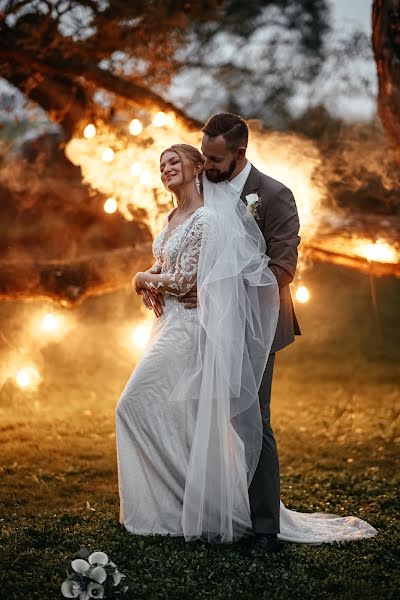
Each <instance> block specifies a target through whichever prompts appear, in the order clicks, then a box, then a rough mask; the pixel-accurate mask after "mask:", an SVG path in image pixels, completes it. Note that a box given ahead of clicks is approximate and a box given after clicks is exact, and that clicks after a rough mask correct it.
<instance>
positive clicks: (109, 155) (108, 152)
mask: <svg viewBox="0 0 400 600" xmlns="http://www.w3.org/2000/svg"><path fill="white" fill-rule="evenodd" d="M114 156H115V154H114V150H113V149H112V148H104V150H103V154H102V155H101V158H102V159H103V160H104V162H111V161H112V160H114Z"/></svg>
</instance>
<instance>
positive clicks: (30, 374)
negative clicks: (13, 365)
mask: <svg viewBox="0 0 400 600" xmlns="http://www.w3.org/2000/svg"><path fill="white" fill-rule="evenodd" d="M15 379H16V382H17V384H18V385H19V387H20V388H23V389H27V388H29V387H35V386H36V385H37V384H38V383H39V381H40V375H39V373H38V371H37V370H36V369H35V368H34V367H25V368H23V369H20V370H19V371H18V372H17V375H16V377H15Z"/></svg>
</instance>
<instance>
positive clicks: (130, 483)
mask: <svg viewBox="0 0 400 600" xmlns="http://www.w3.org/2000/svg"><path fill="white" fill-rule="evenodd" d="M210 216H211V213H210V209H209V208H208V207H206V206H204V207H201V208H199V209H198V210H196V211H195V212H194V213H193V214H192V215H191V216H190V217H189V218H188V219H187V220H186V221H185V222H184V223H182V224H181V225H178V226H177V227H176V228H175V229H173V230H172V231H171V232H170V231H169V229H168V220H167V223H166V225H165V227H164V229H163V231H162V232H161V233H160V235H159V236H158V237H157V238H156V239H155V241H154V244H153V252H154V256H155V259H156V261H157V264H158V265H159V267H161V273H162V274H165V281H164V283H163V284H160V286H159V287H160V288H162V287H163V286H164V285H165V286H167V287H166V289H169V290H170V293H168V294H166V295H165V307H164V312H163V315H162V316H161V317H160V318H159V319H155V320H154V325H153V329H152V334H151V338H150V341H149V344H148V346H147V348H146V350H145V351H144V354H143V356H142V357H141V359H140V361H139V363H138V364H137V366H136V368H135V370H134V371H133V373H132V375H131V377H130V379H129V381H128V382H127V384H126V386H125V389H124V390H123V393H122V395H121V397H120V399H119V403H118V406H117V410H116V434H117V456H118V481H119V493H120V522H121V524H123V525H124V526H125V528H126V529H127V531H129V532H131V533H133V534H139V535H150V534H163V535H167V534H169V535H172V536H182V535H184V532H183V528H182V503H183V497H184V491H185V482H186V473H187V470H188V465H189V460H190V452H191V443H192V439H193V434H194V428H195V424H196V410H197V408H196V402H195V399H194V398H191V397H187V398H186V399H185V400H184V401H182V400H181V401H178V402H177V401H174V390H176V389H177V386H179V385H180V384H181V383H182V381H185V380H186V379H187V378H188V377H189V376H190V374H191V371H192V370H193V369H194V368H195V363H196V352H197V349H198V336H199V331H200V324H199V319H198V314H197V310H196V309H186V308H185V307H184V306H183V304H181V303H180V302H179V301H178V296H180V295H184V294H185V293H187V291H188V290H189V289H190V288H191V287H192V286H193V285H195V283H196V274H197V259H198V255H199V250H200V245H201V240H202V235H203V233H204V232H205V231H206V230H207V228H206V227H205V226H206V224H207V221H208V219H209V218H210ZM174 294H175V295H174ZM238 460H239V459H238ZM238 468H239V469H240V465H239V463H238ZM241 481H242V484H241V485H240V486H239V487H238V489H237V493H235V496H234V498H235V500H234V502H235V506H234V510H233V513H234V516H235V517H234V518H235V523H236V531H237V532H241V533H242V534H243V535H245V534H246V533H250V532H251V518H250V506H249V500H248V494H247V486H246V485H244V484H243V479H241ZM280 520H281V523H280V534H279V538H280V539H281V540H283V541H288V542H296V543H307V544H319V543H323V542H334V541H343V540H357V539H361V538H367V537H372V536H374V535H376V533H377V531H376V529H374V528H373V527H372V526H370V525H369V524H368V523H367V522H365V521H363V520H361V519H359V518H357V517H351V516H349V517H338V516H335V515H331V514H327V513H309V514H308V513H298V512H295V511H292V510H288V509H286V508H285V506H284V505H283V503H281V515H280Z"/></svg>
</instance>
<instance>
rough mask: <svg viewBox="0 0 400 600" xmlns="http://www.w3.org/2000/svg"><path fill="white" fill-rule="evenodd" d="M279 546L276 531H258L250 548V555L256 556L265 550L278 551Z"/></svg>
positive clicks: (265, 551) (264, 552)
mask: <svg viewBox="0 0 400 600" xmlns="http://www.w3.org/2000/svg"><path fill="white" fill-rule="evenodd" d="M280 548H281V546H280V543H279V540H278V536H277V534H276V533H258V534H256V535H255V538H254V542H253V545H252V547H251V548H250V555H252V556H257V555H260V554H266V553H267V552H279V550H280Z"/></svg>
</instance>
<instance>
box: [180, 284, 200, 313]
mask: <svg viewBox="0 0 400 600" xmlns="http://www.w3.org/2000/svg"><path fill="white" fill-rule="evenodd" d="M178 300H179V302H182V303H183V306H184V307H185V308H197V287H194V288H192V289H191V290H190V291H189V292H188V293H187V294H185V295H184V296H180V298H178Z"/></svg>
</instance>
